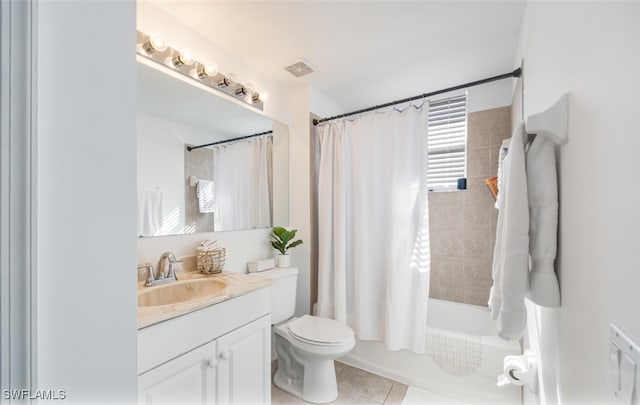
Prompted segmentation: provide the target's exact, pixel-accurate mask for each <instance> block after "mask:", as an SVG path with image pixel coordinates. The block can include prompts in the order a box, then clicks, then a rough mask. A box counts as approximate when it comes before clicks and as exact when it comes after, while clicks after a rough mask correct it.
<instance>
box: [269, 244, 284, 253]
mask: <svg viewBox="0 0 640 405" xmlns="http://www.w3.org/2000/svg"><path fill="white" fill-rule="evenodd" d="M271 246H273V248H274V249H275V250H277V251H279V252H280V253H282V254H285V253H286V251H287V250H286V248H285V247H284V246H283V245H281V244H279V243H277V242H271Z"/></svg>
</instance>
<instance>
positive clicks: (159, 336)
mask: <svg viewBox="0 0 640 405" xmlns="http://www.w3.org/2000/svg"><path fill="white" fill-rule="evenodd" d="M270 290H271V289H270V288H263V289H260V290H256V291H252V292H250V293H248V294H244V295H241V296H238V297H235V298H232V299H229V300H227V301H223V302H220V303H218V304H215V305H211V306H208V307H205V308H202V309H198V310H196V311H193V312H190V313H187V314H185V315H182V316H179V317H176V318H173V319H169V320H167V321H164V322H160V323H158V324H155V325H151V326H148V327H145V328H142V329H139V330H138V402H139V403H141V404H159V403H162V404H166V403H175V404H192V403H193V404H247V403H251V404H268V403H269V402H270V399H271V362H270V360H271V316H270V314H269V311H270V305H271V291H270Z"/></svg>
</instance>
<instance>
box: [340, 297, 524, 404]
mask: <svg viewBox="0 0 640 405" xmlns="http://www.w3.org/2000/svg"><path fill="white" fill-rule="evenodd" d="M425 339H427V353H425V354H420V355H417V354H414V353H411V352H408V351H405V350H400V351H396V352H391V351H388V350H386V349H385V347H384V344H383V343H380V342H376V341H361V340H358V341H357V343H356V347H355V348H354V350H353V351H352V352H351V353H349V354H348V355H346V356H345V357H343V358H342V359H340V361H342V362H344V363H346V364H349V365H352V366H355V367H359V368H362V369H364V370H367V371H370V372H372V373H375V374H378V375H381V376H384V377H387V378H390V379H392V380H395V381H399V382H401V383H404V384H407V385H411V386H414V387H417V388H420V389H423V390H427V391H430V392H434V393H437V394H440V395H443V396H446V397H448V398H451V399H453V400H456V401H461V402H464V403H474V404H519V403H520V402H521V390H520V388H519V387H515V386H512V385H508V386H503V387H497V385H496V381H497V377H498V375H499V374H501V373H502V364H503V359H504V357H505V356H507V355H518V354H520V353H522V350H521V348H520V343H519V342H518V341H515V342H506V341H504V340H502V339H500V338H499V337H498V336H497V335H496V332H495V328H494V326H493V322H492V321H491V319H490V317H489V310H488V309H487V308H486V307H480V306H476V305H468V304H460V303H457V302H449V301H442V300H437V299H429V310H428V320H427V337H425Z"/></svg>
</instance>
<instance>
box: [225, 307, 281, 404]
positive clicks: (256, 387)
mask: <svg viewBox="0 0 640 405" xmlns="http://www.w3.org/2000/svg"><path fill="white" fill-rule="evenodd" d="M270 323H271V316H270V315H267V316H264V317H262V318H259V319H257V320H255V321H253V322H251V323H249V324H247V325H245V326H243V327H241V328H238V329H236V330H234V331H233V332H230V333H228V334H226V335H224V336H222V337H220V338H219V339H218V340H217V342H218V350H217V353H218V356H217V357H218V369H217V372H216V373H217V386H216V389H217V391H216V399H217V402H218V404H235V405H242V404H268V403H270V402H271V362H270V360H271V324H270Z"/></svg>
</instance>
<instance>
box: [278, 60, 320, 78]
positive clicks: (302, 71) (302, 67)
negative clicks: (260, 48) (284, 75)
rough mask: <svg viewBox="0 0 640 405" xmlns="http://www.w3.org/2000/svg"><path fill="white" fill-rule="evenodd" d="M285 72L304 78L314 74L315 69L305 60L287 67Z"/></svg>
mask: <svg viewBox="0 0 640 405" xmlns="http://www.w3.org/2000/svg"><path fill="white" fill-rule="evenodd" d="M284 70H286V71H287V72H289V73H291V74H292V75H294V76H295V77H302V76H304V75H308V74H309V73H313V71H314V69H313V68H312V67H311V64H310V63H309V62H307V61H306V60H304V59H301V60H299V61H297V62H294V63H292V64H290V65H289V66H286V67H285V68H284Z"/></svg>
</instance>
